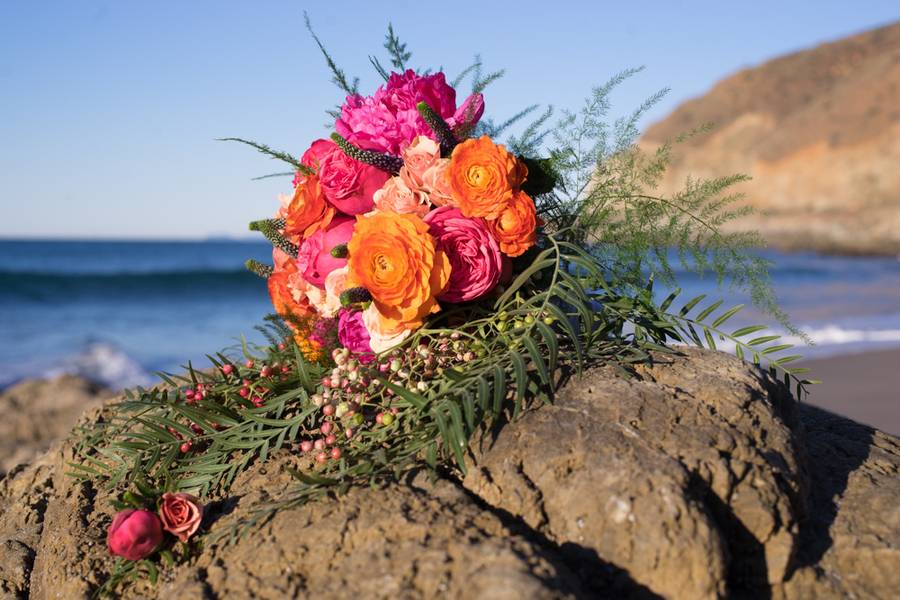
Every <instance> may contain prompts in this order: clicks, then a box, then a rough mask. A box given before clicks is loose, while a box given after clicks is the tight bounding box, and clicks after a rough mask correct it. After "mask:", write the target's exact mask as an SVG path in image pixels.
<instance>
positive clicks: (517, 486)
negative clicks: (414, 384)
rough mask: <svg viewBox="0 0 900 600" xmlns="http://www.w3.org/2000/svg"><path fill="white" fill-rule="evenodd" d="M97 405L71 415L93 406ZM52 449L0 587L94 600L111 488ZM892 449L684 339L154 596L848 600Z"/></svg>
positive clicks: (267, 487) (235, 514)
mask: <svg viewBox="0 0 900 600" xmlns="http://www.w3.org/2000/svg"><path fill="white" fill-rule="evenodd" d="M96 414H97V413H96V412H95V413H89V414H88V415H87V416H86V417H85V418H86V419H92V418H96ZM72 458H73V450H72V447H71V445H70V444H67V443H59V444H57V445H55V446H54V447H53V448H51V450H50V451H48V452H47V453H45V454H43V455H42V456H40V457H39V458H38V459H37V460H35V461H34V462H33V463H31V464H30V465H27V466H24V467H19V468H16V469H14V470H13V471H11V472H10V473H9V474H8V475H7V476H6V478H5V479H3V480H2V481H0V597H10V598H24V597H31V598H60V597H63V598H86V597H88V596H89V595H90V593H91V592H92V590H93V589H95V588H96V586H97V585H98V584H99V583H100V582H101V581H102V580H103V578H104V576H105V572H106V571H107V570H108V569H109V566H110V565H111V560H110V559H109V557H108V556H107V553H106V550H105V543H104V536H105V529H106V527H107V526H108V524H109V522H110V518H111V509H110V507H109V504H108V496H107V492H105V491H104V490H102V489H96V488H95V487H94V486H92V485H91V484H89V483H80V482H77V481H74V480H72V479H71V478H69V477H67V476H66V474H65V471H66V469H67V467H66V462H67V461H69V460H72ZM300 460H301V459H300V458H299V457H298V456H296V455H295V454H293V453H291V452H290V451H282V452H280V453H278V454H277V455H275V456H273V457H272V458H271V459H270V461H269V462H268V463H266V464H264V465H255V466H253V467H252V468H251V469H249V470H248V471H247V472H245V473H244V474H243V475H242V476H240V477H239V479H238V480H237V481H236V483H235V485H234V486H233V488H232V496H231V497H229V498H226V499H223V500H221V501H218V502H214V503H213V504H212V505H211V506H210V509H209V511H208V516H207V519H206V526H207V527H208V528H209V529H210V530H211V532H213V533H217V532H226V531H228V530H229V528H230V527H231V526H233V525H234V524H236V523H237V522H238V521H239V520H240V519H241V518H244V517H247V516H248V515H249V514H250V512H251V511H252V510H253V509H254V508H257V507H259V506H260V505H261V504H263V503H265V502H269V501H272V500H273V499H277V498H279V497H280V496H281V495H282V494H283V493H284V492H285V490H287V489H288V488H289V486H290V485H291V478H290V476H289V474H288V472H287V469H288V467H295V466H297V465H299V464H300V462H299V461H300ZM898 474H900V440H898V439H897V438H894V437H891V436H888V435H885V434H882V433H880V432H877V431H875V430H872V429H870V428H867V427H863V426H860V425H857V424H855V423H853V422H851V421H848V420H846V419H842V418H840V417H836V416H834V415H831V414H829V413H825V412H824V411H821V410H818V409H815V408H812V407H808V406H803V405H798V404H797V403H796V402H795V401H794V400H793V399H792V398H791V397H790V395H789V394H788V393H787V391H786V390H785V389H784V388H783V387H782V386H780V385H779V384H777V383H776V382H775V381H773V380H772V379H771V378H770V377H769V376H768V375H766V374H765V373H764V372H762V371H761V370H759V369H756V368H755V367H752V366H750V365H747V364H745V363H742V362H740V361H738V360H737V359H735V358H733V357H730V356H727V355H724V354H719V353H712V352H705V351H695V350H685V351H683V352H682V353H681V354H680V355H671V356H670V355H657V357H656V361H655V363H654V364H652V365H648V366H645V367H642V368H640V369H639V372H638V373H637V374H636V375H635V376H632V377H628V378H626V377H624V376H622V375H620V374H618V373H616V372H615V371H614V370H612V369H604V368H598V369H594V370H592V371H589V372H587V373H585V374H584V375H582V376H573V377H572V378H571V380H569V381H568V382H566V383H565V384H564V385H563V386H562V387H561V389H560V391H559V393H558V394H557V397H556V399H555V403H554V404H552V405H547V406H542V407H540V408H536V409H534V410H532V411H529V412H527V413H526V414H524V415H523V416H522V417H521V418H520V419H519V420H518V421H516V422H514V423H510V424H507V425H506V426H505V427H503V428H502V429H498V430H496V431H491V432H486V434H485V436H484V437H482V438H480V439H478V440H477V441H476V443H474V444H473V446H472V448H471V452H470V456H469V466H468V469H467V474H466V475H465V476H464V477H461V478H456V477H454V476H452V475H445V476H443V477H440V478H438V479H436V480H434V481H431V480H429V478H428V477H426V474H425V473H414V474H412V475H410V476H409V477H408V478H407V479H406V480H404V481H401V482H397V483H395V484H392V485H389V486H386V487H384V488H381V489H371V488H359V489H353V490H350V491H349V492H348V493H347V494H346V495H344V496H339V497H329V498H325V499H321V500H318V501H315V502H312V503H309V504H307V505H304V506H301V507H298V508H294V509H291V510H285V511H281V512H279V513H277V514H276V515H275V517H274V518H272V519H271V520H269V521H267V522H265V524H263V525H262V526H261V527H259V528H258V529H256V530H255V531H254V532H252V533H251V534H250V535H248V536H247V537H244V538H242V539H240V540H239V541H238V542H237V543H234V544H226V543H224V542H221V543H214V544H213V543H208V544H206V545H205V547H204V549H203V551H202V553H201V554H200V555H199V556H197V557H195V558H194V559H192V560H191V561H189V562H188V563H186V564H183V565H180V566H178V567H176V568H174V569H168V570H165V571H164V572H163V574H162V575H161V578H160V581H159V582H158V583H157V585H156V586H151V585H149V584H148V583H146V582H145V583H139V584H137V585H131V587H129V588H127V593H126V596H127V597H146V598H168V597H180V598H216V597H229V598H231V597H250V598H284V597H307V596H312V595H313V594H315V595H317V596H318V597H323V598H331V597H335V598H337V597H351V596H360V597H366V598H370V597H371V598H388V597H390V598H398V597H399V598H432V597H452V598H488V597H489V598H532V597H534V598H583V597H601V598H602V597H613V598H659V597H663V598H721V597H742V596H743V597H751V598H758V597H776V598H791V599H793V598H808V597H819V598H841V597H854V596H855V597H860V598H867V597H871V598H876V597H887V596H889V595H890V594H891V593H893V591H894V590H896V589H900V508H898V500H900V477H898Z"/></svg>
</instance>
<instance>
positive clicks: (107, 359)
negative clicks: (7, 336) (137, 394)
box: [45, 342, 153, 389]
mask: <svg viewBox="0 0 900 600" xmlns="http://www.w3.org/2000/svg"><path fill="white" fill-rule="evenodd" d="M64 373H67V374H70V375H78V376H79V377H84V378H85V379H89V380H91V381H94V382H97V383H101V384H103V385H106V386H108V387H111V388H113V389H120V388H125V387H134V386H136V385H147V384H148V383H150V382H151V381H153V378H152V377H151V376H150V374H149V373H147V372H146V371H145V370H144V369H143V368H142V367H141V365H140V364H138V362H137V361H135V360H134V359H133V358H131V357H130V356H128V354H126V353H125V352H124V351H122V350H121V349H120V348H118V347H117V346H115V345H114V344H110V343H107V342H92V343H90V344H88V345H87V346H85V347H84V348H83V349H82V350H81V351H80V352H78V353H77V354H74V355H72V356H70V357H68V358H66V359H65V360H63V361H62V363H61V364H60V365H58V366H56V367H53V368H51V369H49V370H48V372H47V373H46V374H45V375H46V376H48V377H53V376H56V375H62V374H64Z"/></svg>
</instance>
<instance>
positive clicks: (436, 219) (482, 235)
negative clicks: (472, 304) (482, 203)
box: [425, 206, 503, 302]
mask: <svg viewBox="0 0 900 600" xmlns="http://www.w3.org/2000/svg"><path fill="white" fill-rule="evenodd" d="M425 222H426V223H428V225H429V232H430V233H431V235H433V236H434V239H435V241H437V245H438V248H440V249H441V250H443V251H444V253H445V254H446V255H447V258H448V259H449V260H450V281H449V283H448V285H447V289H446V291H444V293H443V294H441V295H440V296H439V299H440V300H446V301H447V302H467V301H469V300H475V299H476V298H480V297H482V296H484V295H485V294H487V293H488V292H490V291H491V290H492V289H494V287H495V286H496V285H497V283H498V282H499V281H500V275H501V273H502V272H503V256H502V255H501V254H500V248H499V247H498V246H497V242H496V241H495V240H494V238H493V236H492V235H491V233H490V231H488V229H487V227H486V226H485V224H484V221H482V220H481V219H470V218H468V217H465V216H463V214H462V212H461V211H460V210H459V209H458V208H453V207H450V206H444V207H441V208H437V209H435V210H433V211H431V212H430V213H428V215H427V216H426V217H425Z"/></svg>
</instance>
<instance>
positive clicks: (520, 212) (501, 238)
mask: <svg viewBox="0 0 900 600" xmlns="http://www.w3.org/2000/svg"><path fill="white" fill-rule="evenodd" d="M487 224H488V229H490V230H491V233H492V234H494V239H496V240H497V243H498V244H500V251H501V252H503V253H504V254H506V255H507V256H519V255H520V254H522V253H524V252H525V251H526V250H528V249H529V248H531V247H532V246H534V244H535V242H536V241H537V233H536V231H535V230H536V229H537V214H536V212H535V209H534V201H533V200H532V199H531V197H530V196H529V195H528V194H526V193H525V192H518V193H517V194H516V195H515V196H513V198H512V201H510V203H509V204H507V206H506V208H505V209H504V210H503V212H501V213H500V216H499V217H497V218H496V219H493V220H489V221H487Z"/></svg>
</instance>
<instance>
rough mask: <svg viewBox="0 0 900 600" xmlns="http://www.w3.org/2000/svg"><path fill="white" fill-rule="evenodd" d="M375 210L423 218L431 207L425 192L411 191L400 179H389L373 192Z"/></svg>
mask: <svg viewBox="0 0 900 600" xmlns="http://www.w3.org/2000/svg"><path fill="white" fill-rule="evenodd" d="M375 208H377V209H378V210H380V211H385V212H394V213H401V214H402V213H411V214H414V215H418V216H420V217H424V216H425V213H427V212H428V209H429V208H431V206H430V205H429V203H428V195H427V194H426V193H425V192H421V191H413V190H411V189H410V188H409V187H407V186H406V183H404V181H403V179H402V178H400V177H391V178H390V179H388V180H387V182H386V183H385V184H384V187H382V188H381V189H380V190H378V191H377V192H375Z"/></svg>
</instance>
